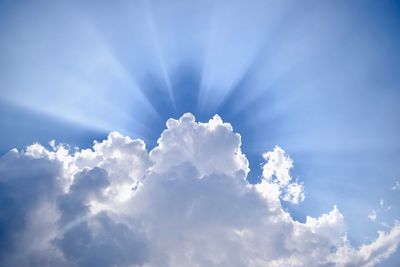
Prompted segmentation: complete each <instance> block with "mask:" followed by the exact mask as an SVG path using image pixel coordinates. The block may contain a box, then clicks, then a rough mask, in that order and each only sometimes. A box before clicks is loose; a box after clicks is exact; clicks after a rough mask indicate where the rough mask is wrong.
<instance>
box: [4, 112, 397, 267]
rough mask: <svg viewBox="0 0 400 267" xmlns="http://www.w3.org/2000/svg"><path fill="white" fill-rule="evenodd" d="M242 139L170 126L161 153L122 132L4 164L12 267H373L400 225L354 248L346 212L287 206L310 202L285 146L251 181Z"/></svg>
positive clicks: (203, 128)
mask: <svg viewBox="0 0 400 267" xmlns="http://www.w3.org/2000/svg"><path fill="white" fill-rule="evenodd" d="M240 144H241V140H240V135H239V134H237V133H234V132H233V129H232V126H231V125H230V124H228V123H224V122H223V121H222V120H221V118H220V117H218V116H215V117H214V118H212V119H211V120H210V121H209V122H208V123H197V122H195V118H194V116H193V115H191V114H185V115H183V116H182V117H181V118H180V119H179V120H174V119H170V120H168V121H167V129H166V130H165V131H164V132H163V133H162V135H161V137H160V138H159V140H158V145H157V146H156V147H155V148H154V149H153V150H152V151H150V152H148V151H147V150H146V147H145V144H144V142H143V141H141V140H132V139H131V138H129V137H124V136H122V135H120V134H119V133H116V132H113V133H110V135H109V136H108V138H107V139H106V140H104V141H102V142H95V144H94V146H93V148H91V149H84V150H74V151H70V149H68V148H67V147H65V146H63V145H56V144H55V142H52V143H51V146H52V149H46V148H45V147H43V146H41V145H39V144H33V145H31V146H29V147H28V148H27V149H26V150H25V151H22V152H18V151H17V150H11V151H10V152H8V153H7V154H6V155H4V156H3V157H2V158H1V159H0V200H1V201H0V203H1V212H0V265H1V266H148V267H152V266H174V267H179V266H185V267H186V266H207V267H208V266H263V267H265V266H373V265H375V264H377V263H379V262H381V261H383V260H385V259H386V258H388V257H389V256H390V255H391V254H392V253H393V252H394V251H395V250H396V249H397V246H398V244H399V242H400V225H398V224H396V225H395V226H394V227H393V228H392V229H391V230H390V231H388V232H379V233H378V237H377V239H376V240H375V241H373V242H371V243H370V244H364V245H362V246H360V247H358V248H355V247H352V246H351V244H350V243H349V241H348V240H347V236H346V225H345V220H344V217H343V215H342V214H341V213H340V211H339V210H338V208H337V207H333V209H332V211H330V212H328V213H326V214H322V215H321V216H319V217H317V218H313V217H307V219H306V221H305V222H304V223H301V222H298V221H296V220H294V219H293V218H292V217H291V215H290V213H288V211H286V210H285V209H283V208H282V205H281V201H289V202H291V203H293V204H296V203H299V202H301V201H302V200H303V199H304V190H303V185H302V184H301V183H299V182H298V181H295V180H293V178H292V177H291V175H290V169H291V168H292V167H293V161H292V159H291V158H290V157H289V156H288V155H286V153H285V152H284V150H283V149H282V148H279V147H275V148H274V149H273V151H270V152H267V153H265V154H264V159H265V164H264V165H263V177H262V179H261V182H260V183H258V184H250V183H248V182H247V180H246V177H247V173H248V171H249V167H248V161H247V159H246V157H245V155H244V154H243V153H242V152H241V149H240Z"/></svg>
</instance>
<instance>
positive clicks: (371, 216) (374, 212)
mask: <svg viewBox="0 0 400 267" xmlns="http://www.w3.org/2000/svg"><path fill="white" fill-rule="evenodd" d="M368 218H369V219H370V220H371V221H373V222H376V218H377V215H376V210H371V212H370V213H369V214H368Z"/></svg>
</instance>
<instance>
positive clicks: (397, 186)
mask: <svg viewBox="0 0 400 267" xmlns="http://www.w3.org/2000/svg"><path fill="white" fill-rule="evenodd" d="M392 190H400V181H396V183H395V184H394V186H393V187H392Z"/></svg>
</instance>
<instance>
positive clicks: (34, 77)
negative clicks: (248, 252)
mask: <svg viewBox="0 0 400 267" xmlns="http://www.w3.org/2000/svg"><path fill="white" fill-rule="evenodd" d="M399 26H400V5H399V3H398V1H351V2H350V1H302V2H301V3H300V2H299V1H259V0H255V1H137V2H134V1H126V2H125V1H121V2H118V3H114V4H110V3H109V2H107V1H98V2H94V1H93V2H91V1H87V2H78V1H76V2H75V1H65V2H58V3H55V2H53V1H32V2H29V1H27V2H24V3H22V2H16V1H2V2H1V8H0V36H1V37H0V38H1V42H0V58H1V60H0V70H1V71H0V89H1V90H0V126H1V129H2V130H1V133H0V151H1V153H2V154H4V153H5V152H7V151H8V150H10V149H11V148H14V147H17V148H19V149H20V148H23V147H25V146H27V145H29V144H31V143H33V142H41V143H42V144H46V143H47V142H48V141H50V140H53V139H55V140H57V141H58V142H63V143H68V144H69V145H71V146H79V147H90V146H91V144H92V141H93V140H94V139H97V140H102V139H104V138H105V137H106V136H107V134H108V133H109V132H110V131H119V132H121V133H122V134H125V135H129V136H131V137H133V138H141V139H143V140H144V141H145V142H146V144H147V146H148V147H149V148H150V149H151V148H153V147H155V146H156V141H157V138H158V137H159V135H160V133H161V132H162V130H163V129H164V128H165V121H166V120H167V119H168V118H171V117H172V118H179V117H180V116H181V115H182V114H183V113H185V112H191V113H192V114H194V115H195V116H196V119H197V120H199V121H208V120H209V119H210V118H211V117H212V116H213V115H214V114H219V115H220V116H221V117H222V118H223V120H224V121H227V122H230V123H231V124H232V125H233V127H234V130H235V131H236V132H238V133H240V134H241V136H242V151H243V152H244V153H245V154H246V156H247V158H248V159H249V162H250V169H251V171H250V174H249V177H248V179H249V181H251V182H252V183H255V182H258V181H259V179H260V175H261V168H260V167H259V165H260V164H261V163H262V162H263V160H262V156H261V154H262V153H263V152H265V151H269V150H271V149H273V148H274V146H275V145H278V146H280V147H282V148H283V149H284V150H285V151H286V152H287V153H288V154H289V155H290V156H291V158H292V159H293V160H294V169H293V170H292V175H293V176H294V177H296V178H298V180H299V181H301V182H304V186H305V192H306V199H305V201H304V202H303V203H301V204H299V205H290V204H287V208H288V209H289V210H290V211H291V213H292V215H293V216H294V217H295V218H296V219H298V220H300V221H304V220H305V216H306V215H311V216H318V215H319V214H321V213H324V212H327V211H329V210H330V209H331V208H332V207H333V206H334V205H337V206H338V207H339V208H340V210H341V212H342V213H343V214H344V216H345V217H346V220H347V222H348V226H349V237H350V239H351V241H352V242H354V244H361V243H364V242H366V241H371V240H373V239H375V235H376V230H379V229H382V230H387V229H386V228H385V227H384V226H382V225H381V223H386V224H388V225H393V223H394V220H396V219H397V220H398V219H400V206H399V205H398V203H400V192H399V191H396V190H392V187H393V186H394V185H395V183H396V181H399V180H400V164H399V163H400V142H399V136H400V119H399V118H400V105H399V100H400V89H399V84H400V73H399V70H400V52H399V48H400V34H399ZM381 199H383V200H384V203H385V205H391V206H392V208H391V210H390V211H383V210H382V211H380V212H378V219H377V222H375V223H374V222H371V221H370V220H369V219H368V214H369V213H370V212H371V210H378V209H379V208H380V204H379V203H380V200H381ZM399 255H400V254H399V252H397V253H396V254H395V256H394V257H392V259H391V260H389V261H388V262H387V263H386V264H389V265H385V266H395V265H396V264H399V259H400V256H399ZM390 264H392V265H390Z"/></svg>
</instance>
